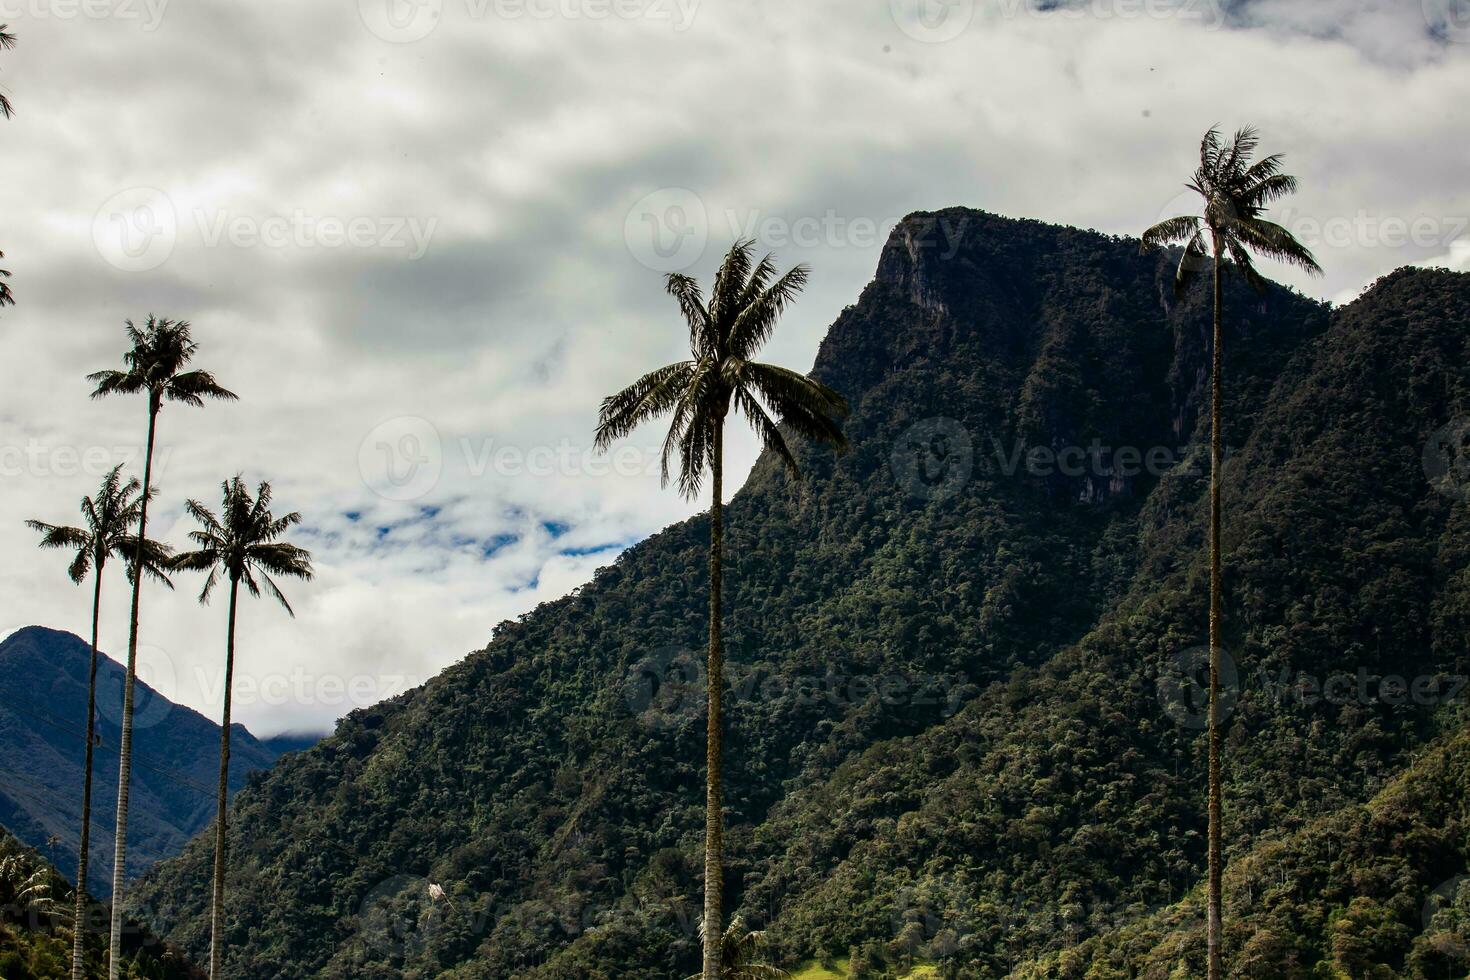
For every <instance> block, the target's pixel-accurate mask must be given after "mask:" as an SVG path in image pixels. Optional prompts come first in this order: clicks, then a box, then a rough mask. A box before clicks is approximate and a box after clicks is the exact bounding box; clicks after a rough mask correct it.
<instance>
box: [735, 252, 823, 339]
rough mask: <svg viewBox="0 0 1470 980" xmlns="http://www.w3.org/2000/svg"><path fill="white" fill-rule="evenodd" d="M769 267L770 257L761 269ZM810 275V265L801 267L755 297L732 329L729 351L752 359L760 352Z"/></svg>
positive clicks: (736, 319)
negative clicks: (777, 322)
mask: <svg viewBox="0 0 1470 980" xmlns="http://www.w3.org/2000/svg"><path fill="white" fill-rule="evenodd" d="M768 265H770V257H769V256H767V257H766V259H765V260H763V261H762V262H761V268H762V269H764V268H766V267H767V266H768ZM772 268H774V266H772ZM810 274H811V273H810V270H809V269H808V268H807V267H806V266H804V265H798V266H796V267H794V268H792V269H791V270H790V271H788V272H787V273H786V274H785V275H783V276H782V277H781V278H779V279H777V280H776V281H775V282H774V283H772V284H771V285H770V286H767V287H766V288H764V289H762V290H761V291H759V292H757V293H756V294H755V295H753V296H751V298H750V300H749V302H748V303H745V304H744V305H743V306H742V308H741V310H740V312H739V314H738V315H737V316H736V317H735V322H734V323H733V324H731V327H730V338H729V341H728V342H727V344H726V349H727V350H728V351H729V353H730V355H731V356H732V357H738V358H749V357H751V356H752V355H754V354H755V352H756V351H758V350H760V348H761V346H762V345H764V344H765V342H766V341H767V340H769V339H770V336H771V332H772V331H773V330H775V329H776V321H778V320H779V319H780V318H781V314H782V313H783V312H785V310H786V307H787V306H789V305H791V303H793V302H795V300H796V297H797V296H799V295H801V291H802V289H803V288H805V287H806V283H807V278H808V276H809V275H810ZM752 282H754V280H752Z"/></svg>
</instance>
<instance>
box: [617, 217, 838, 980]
mask: <svg viewBox="0 0 1470 980" xmlns="http://www.w3.org/2000/svg"><path fill="white" fill-rule="evenodd" d="M754 248H755V243H754V242H752V241H739V242H736V243H735V245H734V247H732V248H731V249H730V252H729V254H728V255H726V256H725V259H724V261H723V262H722V263H721V265H720V269H719V272H717V273H716V274H715V281H714V288H713V290H712V291H711V293H710V297H709V301H708V303H706V302H705V299H704V297H703V296H702V295H701V294H700V289H699V284H698V283H697V282H695V281H694V279H692V278H691V277H689V276H685V275H680V274H677V273H676V274H673V275H670V276H668V277H667V279H666V286H667V291H668V293H669V295H670V296H672V297H674V299H675V300H676V301H678V303H679V310H680V312H681V313H682V314H683V316H684V320H685V322H686V323H687V326H688V330H689V350H690V355H691V356H690V359H689V360H687V361H679V362H677V363H675V364H670V365H667V366H666V367H661V368H659V369H658V370H656V371H653V372H650V373H649V374H646V375H644V376H643V377H642V378H639V379H638V380H637V381H635V382H633V384H631V385H629V386H628V387H627V388H625V389H623V390H622V391H620V392H618V393H617V394H616V395H613V396H611V397H609V398H606V399H604V400H603V402H602V411H601V415H600V417H599V419H598V424H597V442H596V445H597V448H598V449H599V450H604V451H605V450H606V449H607V448H608V447H609V446H610V445H611V444H612V442H613V440H615V439H619V438H621V437H623V436H626V435H628V433H630V432H632V431H633V429H635V428H636V427H637V426H638V425H640V424H641V423H643V422H645V421H648V420H651V419H654V418H658V417H660V416H663V415H671V416H672V420H671V423H670V425H669V432H668V436H667V438H665V439H664V444H663V480H664V485H665V486H667V485H668V482H669V457H670V456H672V455H674V454H675V453H677V454H678V457H679V476H678V485H679V490H680V492H681V493H683V494H684V495H685V496H686V497H691V498H692V497H695V496H697V495H698V494H699V491H700V488H701V487H702V486H703V485H704V477H705V474H706V473H708V474H709V476H710V482H711V484H712V486H711V496H710V546H709V579H710V581H709V658H708V665H707V668H708V672H707V675H706V678H705V683H706V689H707V694H708V698H709V702H708V718H707V721H706V741H705V754H706V764H707V769H706V787H705V845H704V919H703V929H704V937H705V942H704V977H705V980H718V978H719V976H720V964H721V959H720V947H721V944H722V937H723V935H724V931H723V929H722V928H721V918H722V910H721V904H722V900H723V895H722V892H723V887H724V873H723V864H722V862H723V854H722V851H723V845H724V815H723V812H722V807H723V802H722V793H723V790H722V788H721V782H720V757H721V725H722V718H723V714H722V708H721V696H722V692H721V681H722V680H723V677H724V652H723V650H722V648H721V637H720V620H721V615H720V603H721V595H720V591H721V550H722V547H723V543H724V525H723V519H724V518H723V502H722V495H723V476H724V472H723V471H724V465H723V456H724V432H725V417H726V416H727V415H728V414H729V413H730V410H731V409H732V408H734V409H735V410H736V411H738V412H741V413H743V414H744V415H745V418H746V420H747V421H748V422H749V423H750V425H751V426H752V427H753V428H754V429H755V431H756V434H757V435H758V436H759V437H760V440H761V442H762V443H763V444H764V446H765V448H766V449H768V450H770V451H771V452H773V453H775V454H776V455H777V456H778V457H780V459H781V460H782V462H784V463H785V464H786V467H787V469H788V470H789V471H790V472H791V473H792V474H793V476H796V477H799V476H800V471H799V470H798V469H797V466H796V460H795V458H794V457H793V456H792V455H791V451H790V450H789V449H788V448H787V446H786V439H785V436H784V434H783V433H782V431H781V427H782V426H784V427H786V428H787V429H789V430H790V431H791V432H794V433H796V434H797V435H800V436H803V437H805V438H808V439H813V440H816V441H820V442H827V443H831V444H833V445H836V446H838V447H839V448H840V447H843V446H845V445H846V440H845V439H844V438H843V435H842V430H841V429H840V428H839V427H838V425H837V422H836V419H837V418H839V417H840V416H841V415H843V414H844V413H845V412H846V411H847V403H846V402H845V401H843V399H842V396H841V395H839V394H838V393H837V392H835V391H833V390H832V389H831V388H828V387H827V386H826V385H823V384H819V383H818V382H816V381H813V380H811V379H810V378H807V377H805V376H803V375H800V374H797V373H796V372H795V371H789V370H787V369H786V368H783V367H777V366H776V365H774V364H762V363H759V362H757V361H753V360H751V358H752V357H754V356H755V354H756V352H757V351H759V349H760V347H761V345H762V344H764V343H765V342H766V340H767V339H768V338H769V337H770V336H771V332H772V331H773V330H774V329H775V327H776V321H777V320H778V319H780V316H781V313H782V311H783V310H785V309H786V307H787V305H788V304H790V303H791V302H792V301H793V300H794V299H795V298H796V296H797V295H798V294H799V293H800V292H801V289H802V287H803V286H804V285H805V284H806V281H807V268H806V267H805V266H801V265H798V266H796V267H795V268H793V269H791V270H790V271H788V272H786V273H785V274H784V275H781V276H777V275H776V266H775V265H774V264H773V262H772V261H771V257H770V256H769V255H768V256H766V257H765V258H764V259H762V260H761V261H760V263H759V264H754V263H753V262H752V254H753V251H754Z"/></svg>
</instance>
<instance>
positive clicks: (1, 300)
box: [0, 24, 15, 306]
mask: <svg viewBox="0 0 1470 980" xmlns="http://www.w3.org/2000/svg"><path fill="white" fill-rule="evenodd" d="M9 26H10V25H8V24H0V51H8V50H10V49H11V48H13V47H15V35H14V34H11V33H10V32H9V31H7V30H6V28H7V27H9ZM13 112H14V109H13V108H12V107H11V105H10V100H9V99H7V98H6V97H5V93H4V92H0V116H3V117H4V118H6V119H9V118H10V116H11V114H12V113H13ZM3 258H5V253H4V252H0V259H3ZM9 278H10V273H9V272H6V271H5V270H4V269H0V306H5V305H7V304H9V305H11V306H13V305H15V296H14V295H13V294H12V293H11V292H10V286H9V285H8V284H7V283H6V282H5V280H6V279H9Z"/></svg>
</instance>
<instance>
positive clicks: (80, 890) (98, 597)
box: [71, 555, 104, 980]
mask: <svg viewBox="0 0 1470 980" xmlns="http://www.w3.org/2000/svg"><path fill="white" fill-rule="evenodd" d="M103 561H104V559H103V558H102V557H101V556H100V555H99V556H97V560H96V575H97V581H96V582H95V583H94V584H93V586H92V667H91V671H90V673H89V674H88V675H87V761H86V774H85V775H84V776H83V777H82V842H81V844H80V845H79V846H78V848H77V908H76V918H75V919H74V920H73V921H72V939H71V980H84V976H83V970H82V946H83V943H82V939H83V937H84V936H85V935H86V932H87V929H86V922H87V851H88V844H89V842H90V840H91V836H92V749H93V746H94V744H95V743H96V741H97V734H96V732H97V623H98V620H99V618H100V617H101V614H102V565H103Z"/></svg>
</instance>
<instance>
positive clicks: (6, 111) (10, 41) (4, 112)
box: [0, 24, 15, 119]
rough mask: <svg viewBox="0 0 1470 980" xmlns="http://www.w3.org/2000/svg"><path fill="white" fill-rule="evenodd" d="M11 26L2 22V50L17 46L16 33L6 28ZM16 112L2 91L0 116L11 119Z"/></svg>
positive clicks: (0, 94) (0, 25)
mask: <svg viewBox="0 0 1470 980" xmlns="http://www.w3.org/2000/svg"><path fill="white" fill-rule="evenodd" d="M9 26H10V25H9V24H0V51H9V50H10V49H11V48H13V47H15V35H14V34H12V33H10V32H9V31H8V30H6V28H7V27H9ZM14 112H15V109H14V107H13V106H11V104H10V100H9V99H7V98H6V97H5V93H4V92H0V117H4V118H6V119H9V118H10V117H11V115H13V114H14Z"/></svg>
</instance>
